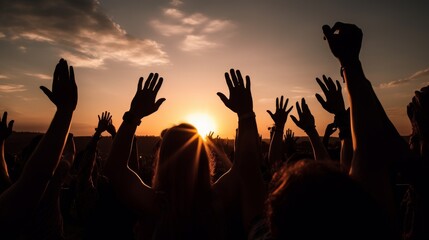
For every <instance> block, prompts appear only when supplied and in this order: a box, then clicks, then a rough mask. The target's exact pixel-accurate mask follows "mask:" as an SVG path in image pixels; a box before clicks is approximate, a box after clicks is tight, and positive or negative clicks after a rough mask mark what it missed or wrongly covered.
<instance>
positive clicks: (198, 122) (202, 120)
mask: <svg viewBox="0 0 429 240" xmlns="http://www.w3.org/2000/svg"><path fill="white" fill-rule="evenodd" d="M186 120H187V121H188V122H189V123H190V124H192V125H194V127H196V128H197V131H198V133H199V134H200V135H201V136H202V137H203V138H204V137H205V136H207V135H208V134H209V133H210V132H211V131H212V132H215V131H216V124H215V122H214V121H213V119H212V118H211V117H210V116H209V115H207V114H204V113H193V114H189V115H188V117H187V119H186Z"/></svg>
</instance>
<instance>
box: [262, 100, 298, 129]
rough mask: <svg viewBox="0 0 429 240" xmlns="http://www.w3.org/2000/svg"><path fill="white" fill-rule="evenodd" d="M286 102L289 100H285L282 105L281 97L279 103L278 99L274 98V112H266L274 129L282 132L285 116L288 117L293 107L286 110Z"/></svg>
mask: <svg viewBox="0 0 429 240" xmlns="http://www.w3.org/2000/svg"><path fill="white" fill-rule="evenodd" d="M288 102H289V98H286V101H285V102H284V103H283V96H281V97H280V102H279V98H276V112H275V113H274V114H273V113H272V112H271V111H270V110H267V112H268V114H270V116H271V118H272V119H273V121H274V123H275V125H276V129H279V130H283V128H284V126H285V124H286V120H287V116H288V115H289V113H290V111H292V108H293V106H291V107H290V108H289V109H288V110H286V108H287V104H288Z"/></svg>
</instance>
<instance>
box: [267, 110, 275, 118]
mask: <svg viewBox="0 0 429 240" xmlns="http://www.w3.org/2000/svg"><path fill="white" fill-rule="evenodd" d="M267 113H268V114H270V116H271V118H272V119H274V114H273V113H272V112H271V111H270V110H267Z"/></svg>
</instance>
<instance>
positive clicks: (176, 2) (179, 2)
mask: <svg viewBox="0 0 429 240" xmlns="http://www.w3.org/2000/svg"><path fill="white" fill-rule="evenodd" d="M170 4H171V5H173V6H175V7H177V6H180V5H182V4H183V2H182V1H180V0H172V1H171V2H170Z"/></svg>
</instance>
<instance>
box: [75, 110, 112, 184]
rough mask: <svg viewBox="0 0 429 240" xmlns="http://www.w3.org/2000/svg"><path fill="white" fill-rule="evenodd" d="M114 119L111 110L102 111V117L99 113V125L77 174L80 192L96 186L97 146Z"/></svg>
mask: <svg viewBox="0 0 429 240" xmlns="http://www.w3.org/2000/svg"><path fill="white" fill-rule="evenodd" d="M111 121H112V116H111V115H110V112H107V111H105V112H102V113H101V117H100V115H98V125H97V128H96V129H95V133H94V135H93V136H92V138H91V140H90V141H89V142H88V144H87V145H86V148H85V150H84V151H85V152H84V154H83V158H82V160H81V161H80V165H79V171H78V176H77V187H78V192H83V191H85V190H86V189H87V188H94V182H93V179H92V172H93V171H94V166H95V164H96V163H95V162H96V159H97V146H98V142H99V141H100V138H101V134H102V133H103V132H104V131H106V130H107V127H108V125H109V123H110V122H111Z"/></svg>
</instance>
